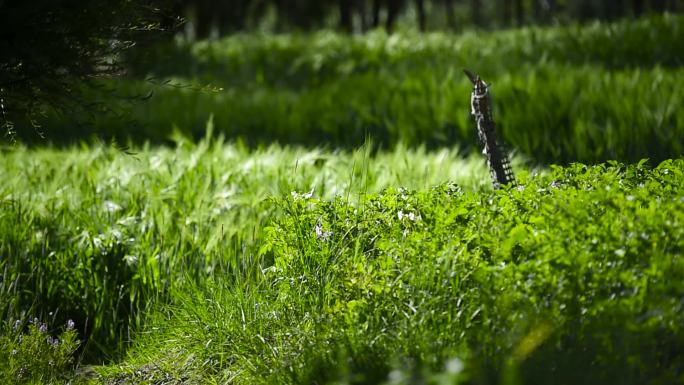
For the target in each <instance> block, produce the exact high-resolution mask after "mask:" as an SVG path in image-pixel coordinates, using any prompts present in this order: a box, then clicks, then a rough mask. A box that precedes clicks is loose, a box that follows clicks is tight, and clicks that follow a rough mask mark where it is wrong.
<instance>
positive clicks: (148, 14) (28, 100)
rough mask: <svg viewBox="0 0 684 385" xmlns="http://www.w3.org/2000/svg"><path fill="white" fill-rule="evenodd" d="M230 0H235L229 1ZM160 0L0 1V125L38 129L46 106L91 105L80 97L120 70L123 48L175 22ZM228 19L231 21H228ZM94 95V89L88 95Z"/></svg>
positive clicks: (64, 108)
mask: <svg viewBox="0 0 684 385" xmlns="http://www.w3.org/2000/svg"><path fill="white" fill-rule="evenodd" d="M231 4H232V2H231ZM164 10H167V11H168V10H170V8H166V7H165V6H164V4H163V2H161V1H147V0H137V1H132V0H116V1H106V2H90V1H78V0H35V1H20V0H0V102H1V105H0V107H1V109H2V111H1V112H2V115H0V119H1V123H2V125H3V126H4V128H5V131H6V132H8V133H9V134H10V135H11V134H12V130H13V124H12V123H11V121H13V119H15V118H18V119H24V118H27V119H28V120H29V121H30V122H34V127H36V126H37V124H38V123H35V122H37V121H38V120H37V118H38V117H39V115H41V114H42V112H43V111H44V110H45V108H46V107H49V108H54V109H56V110H61V111H63V112H67V113H69V114H71V113H72V112H74V110H78V111H79V112H81V111H85V110H90V111H91V112H92V111H95V110H96V109H93V108H92V107H93V104H94V102H95V101H94V100H92V98H90V99H88V100H85V99H84V98H82V97H81V96H82V91H83V90H84V88H86V87H88V86H89V85H91V86H92V85H94V83H92V80H93V79H96V78H98V77H102V76H110V75H114V74H117V73H119V72H120V71H121V68H122V67H121V65H120V61H119V58H120V53H121V52H123V51H125V50H126V49H128V48H130V47H132V46H133V45H135V44H136V43H139V42H143V41H146V40H147V39H150V38H151V37H153V36H155V35H157V33H158V32H159V31H161V30H162V21H164V22H165V23H166V26H167V27H171V26H173V25H174V24H175V23H176V22H175V21H174V20H175V19H176V16H175V15H173V14H172V13H165V11H164ZM226 22H230V23H234V22H233V21H231V20H226ZM91 96H92V94H91Z"/></svg>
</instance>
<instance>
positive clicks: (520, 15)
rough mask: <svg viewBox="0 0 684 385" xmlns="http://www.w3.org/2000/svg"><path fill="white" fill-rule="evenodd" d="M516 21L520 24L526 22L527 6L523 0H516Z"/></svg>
mask: <svg viewBox="0 0 684 385" xmlns="http://www.w3.org/2000/svg"><path fill="white" fill-rule="evenodd" d="M515 22H516V23H517V24H518V26H522V25H523V24H524V23H525V7H524V4H523V0H515Z"/></svg>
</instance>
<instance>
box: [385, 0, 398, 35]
mask: <svg viewBox="0 0 684 385" xmlns="http://www.w3.org/2000/svg"><path fill="white" fill-rule="evenodd" d="M400 10H401V0H387V20H385V30H386V31H387V33H392V31H393V30H394V23H395V22H396V20H397V16H399V11H400Z"/></svg>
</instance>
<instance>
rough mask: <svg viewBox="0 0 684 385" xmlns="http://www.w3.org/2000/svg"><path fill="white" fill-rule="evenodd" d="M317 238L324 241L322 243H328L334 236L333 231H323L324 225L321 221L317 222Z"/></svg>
mask: <svg viewBox="0 0 684 385" xmlns="http://www.w3.org/2000/svg"><path fill="white" fill-rule="evenodd" d="M315 231H316V238H318V239H320V240H322V241H327V240H328V238H330V236H331V235H332V231H323V224H322V223H321V221H320V220H319V221H318V222H316V229H315Z"/></svg>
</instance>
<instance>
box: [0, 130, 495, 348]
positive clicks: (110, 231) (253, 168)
mask: <svg viewBox="0 0 684 385" xmlns="http://www.w3.org/2000/svg"><path fill="white" fill-rule="evenodd" d="M178 140H179V141H178V142H177V147H176V148H173V149H172V148H137V149H133V148H131V149H128V150H127V151H124V150H121V149H117V148H115V147H113V146H103V145H98V146H93V147H87V146H83V147H78V148H71V149H68V150H57V149H51V148H44V149H40V150H28V149H26V148H23V147H20V146H18V147H13V148H11V149H4V153H3V154H2V162H0V179H2V180H3V183H2V185H0V207H1V209H0V255H1V256H2V257H1V258H0V272H1V275H0V314H3V315H4V317H7V318H6V319H21V318H22V317H23V315H24V314H35V315H36V316H37V317H39V318H41V319H47V318H48V317H49V315H50V314H51V313H54V316H53V317H54V323H57V324H62V323H65V322H67V320H68V319H72V320H74V321H75V323H76V325H77V328H78V331H79V333H80V334H79V338H80V339H81V340H83V341H84V342H83V345H82V350H83V354H84V355H83V357H84V359H85V362H102V361H104V360H109V359H116V358H117V357H118V355H119V354H120V353H121V352H123V351H124V350H125V348H126V347H127V345H128V343H129V342H130V341H131V340H132V338H133V337H134V334H133V331H134V330H137V329H138V328H139V327H140V325H142V324H143V323H144V322H145V318H146V315H147V314H148V313H149V309H151V308H152V306H153V305H154V304H158V303H165V302H167V301H169V300H172V299H173V298H172V295H171V292H172V290H171V289H172V288H174V287H175V286H177V285H179V284H180V283H182V282H185V281H197V282H202V281H203V280H204V279H205V278H206V277H208V276H211V275H220V276H223V277H224V279H225V280H226V281H227V282H228V281H230V282H239V281H240V280H242V279H244V277H249V276H251V275H252V274H253V273H254V271H253V269H255V267H254V266H255V265H256V264H257V263H256V262H255V260H257V259H258V256H257V249H258V247H259V246H258V245H259V242H260V240H261V238H262V231H263V230H262V229H263V227H264V226H265V225H266V224H267V223H268V222H269V221H270V220H272V218H273V217H274V216H277V215H278V213H279V212H280V209H279V208H278V207H277V206H275V205H274V204H273V203H272V201H271V197H273V196H283V195H287V194H290V193H291V192H293V191H297V192H309V191H313V192H314V193H315V194H316V195H317V196H321V197H327V198H331V197H333V196H335V195H340V194H345V193H349V194H356V193H358V192H361V191H367V192H369V193H372V192H377V191H379V190H381V189H383V188H386V187H388V186H392V185H397V184H401V185H407V186H411V187H414V188H424V187H426V186H429V185H432V184H436V183H441V182H444V181H447V180H458V181H460V182H461V183H462V184H464V185H466V186H470V187H471V188H486V187H487V185H488V183H489V181H488V180H487V179H486V175H487V171H486V169H485V166H484V164H483V162H482V160H481V159H480V158H479V157H471V158H470V159H462V158H461V157H460V155H459V152H458V151H457V150H455V149H443V150H442V151H439V152H432V153H428V152H427V151H426V150H425V149H415V150H408V149H406V148H405V147H398V148H397V149H396V150H395V151H390V152H379V153H377V154H375V155H371V153H372V152H371V150H370V148H371V146H368V147H364V148H363V149H360V150H357V151H354V152H344V151H334V152H333V151H326V150H323V149H311V150H307V149H302V148H282V147H279V146H276V145H273V146H271V147H268V148H262V149H260V150H255V151H251V150H249V149H248V148H246V147H245V146H244V145H239V144H225V143H223V142H222V141H221V140H220V139H217V140H215V141H212V140H206V141H202V142H200V143H197V144H193V143H190V142H187V141H184V140H183V139H181V138H179V139H178ZM481 176H484V177H483V178H481Z"/></svg>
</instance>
